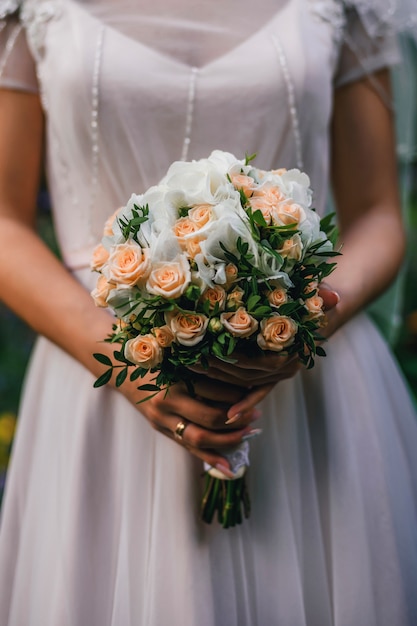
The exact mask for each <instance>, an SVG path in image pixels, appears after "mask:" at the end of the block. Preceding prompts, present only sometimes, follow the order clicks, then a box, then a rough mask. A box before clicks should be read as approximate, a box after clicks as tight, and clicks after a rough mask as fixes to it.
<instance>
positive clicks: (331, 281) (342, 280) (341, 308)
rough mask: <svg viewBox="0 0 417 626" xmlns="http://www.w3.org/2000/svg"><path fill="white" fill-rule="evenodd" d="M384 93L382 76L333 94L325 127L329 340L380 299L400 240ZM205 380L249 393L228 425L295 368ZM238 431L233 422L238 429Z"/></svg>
mask: <svg viewBox="0 0 417 626" xmlns="http://www.w3.org/2000/svg"><path fill="white" fill-rule="evenodd" d="M375 82H376V83H377V84H378V86H379V89H380V90H383V91H384V92H385V94H386V95H389V93H390V84H389V74H388V71H381V72H379V73H378V74H377V75H375V77H374V80H373V81H372V83H371V82H370V80H368V79H366V78H365V79H363V80H361V81H357V82H354V83H352V84H349V85H346V86H344V87H341V88H339V89H337V90H336V93H335V97H334V115H333V122H332V154H331V168H332V169H331V174H332V184H333V194H334V199H335V202H336V205H337V213H338V218H339V223H340V243H341V245H342V246H343V247H342V253H343V254H342V256H340V257H338V258H337V269H336V270H335V271H334V272H333V273H332V274H331V275H330V276H329V277H328V278H327V279H326V283H327V286H328V287H330V289H332V290H334V292H336V293H337V294H339V296H340V302H339V303H338V304H337V306H334V305H335V304H336V303H335V301H333V302H332V305H333V306H330V307H329V309H330V310H329V311H328V313H327V318H328V325H327V327H326V328H325V329H324V331H321V332H322V333H323V334H325V335H327V337H330V336H331V335H332V334H333V333H334V332H335V331H336V330H337V329H338V328H339V327H340V326H342V325H343V324H344V323H346V322H347V321H348V320H349V319H350V318H351V317H352V316H354V315H355V314H356V313H358V312H359V311H361V310H362V309H363V308H364V307H365V306H366V305H367V304H369V303H370V302H371V301H372V300H373V299H375V298H376V297H377V296H378V295H379V294H380V293H381V292H383V291H384V290H385V289H386V288H387V287H388V286H389V284H390V283H391V282H392V280H393V279H394V277H395V276H396V274H397V272H398V270H399V268H400V265H401V262H402V259H403V255H404V248H405V239H404V232H403V227H402V221H401V210H400V202H399V196H398V186H397V173H396V157H395V141H394V121H393V115H392V112H391V111H390V110H389V108H388V107H387V105H386V103H385V102H384V100H383V99H382V98H381V96H380V95H379V92H378V91H377V90H375V89H374V87H373V84H375ZM212 365H213V367H212V368H211V370H210V375H212V376H213V377H217V378H219V379H220V380H228V381H229V382H230V383H233V382H236V381H237V380H240V381H242V382H243V381H246V383H247V384H253V385H255V386H256V388H255V389H254V390H253V392H252V393H251V394H250V395H249V396H248V397H247V398H246V399H245V400H244V401H242V402H239V403H237V404H236V405H234V406H232V407H231V409H230V411H229V417H232V416H233V415H235V414H238V413H239V412H241V411H242V410H244V409H245V407H246V402H251V403H253V402H254V401H258V402H259V401H260V400H261V399H262V398H263V397H264V396H265V395H266V394H267V393H269V391H270V390H271V389H272V388H273V386H274V384H276V382H279V381H280V380H282V379H284V378H288V377H290V376H293V375H294V374H295V373H296V372H297V371H298V369H299V366H298V364H297V362H296V361H295V360H294V358H293V359H291V360H288V359H286V358H283V357H280V356H279V355H268V356H267V355H265V356H263V357H261V358H260V359H253V358H252V359H241V360H240V361H239V362H238V364H237V365H236V366H234V367H230V366H227V365H224V364H222V363H216V364H215V363H213V364H212ZM237 423H239V422H237Z"/></svg>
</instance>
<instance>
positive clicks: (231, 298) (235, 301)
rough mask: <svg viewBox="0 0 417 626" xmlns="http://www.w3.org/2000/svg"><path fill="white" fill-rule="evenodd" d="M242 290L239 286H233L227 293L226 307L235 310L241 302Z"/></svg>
mask: <svg viewBox="0 0 417 626" xmlns="http://www.w3.org/2000/svg"><path fill="white" fill-rule="evenodd" d="M244 293H245V292H244V291H243V289H241V287H235V288H234V289H233V291H231V292H230V293H228V294H227V308H228V309H229V310H230V309H232V310H233V311H235V310H236V309H238V308H239V307H240V306H241V305H242V304H243V296H244Z"/></svg>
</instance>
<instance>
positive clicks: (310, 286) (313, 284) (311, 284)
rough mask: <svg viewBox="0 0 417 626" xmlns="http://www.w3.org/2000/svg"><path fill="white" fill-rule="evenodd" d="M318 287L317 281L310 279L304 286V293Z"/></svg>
mask: <svg viewBox="0 0 417 626" xmlns="http://www.w3.org/2000/svg"><path fill="white" fill-rule="evenodd" d="M318 287H319V283H318V281H317V280H313V279H311V282H309V283H308V285H306V286H305V287H304V293H311V292H312V291H316V290H317V289H318Z"/></svg>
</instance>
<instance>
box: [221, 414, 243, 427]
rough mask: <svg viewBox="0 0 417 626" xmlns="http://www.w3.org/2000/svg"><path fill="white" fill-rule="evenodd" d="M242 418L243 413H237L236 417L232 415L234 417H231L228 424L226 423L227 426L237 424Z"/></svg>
mask: <svg viewBox="0 0 417 626" xmlns="http://www.w3.org/2000/svg"><path fill="white" fill-rule="evenodd" d="M241 417H242V413H236V414H235V415H232V417H229V419H228V420H227V422H225V424H226V425H229V424H234V423H235V422H237V421H238V419H240V418H241Z"/></svg>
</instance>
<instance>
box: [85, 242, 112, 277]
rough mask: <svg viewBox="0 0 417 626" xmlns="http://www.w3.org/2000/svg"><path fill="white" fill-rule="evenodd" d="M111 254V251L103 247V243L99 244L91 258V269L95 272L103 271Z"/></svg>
mask: <svg viewBox="0 0 417 626" xmlns="http://www.w3.org/2000/svg"><path fill="white" fill-rule="evenodd" d="M109 256H110V254H109V251H108V250H106V248H105V247H104V246H103V244H102V243H99V244H98V246H96V247H95V248H94V250H93V256H92V258H91V263H90V268H91V269H92V270H93V271H94V272H98V271H99V270H101V268H102V267H103V265H104V264H105V263H106V262H107V260H108V258H109Z"/></svg>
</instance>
